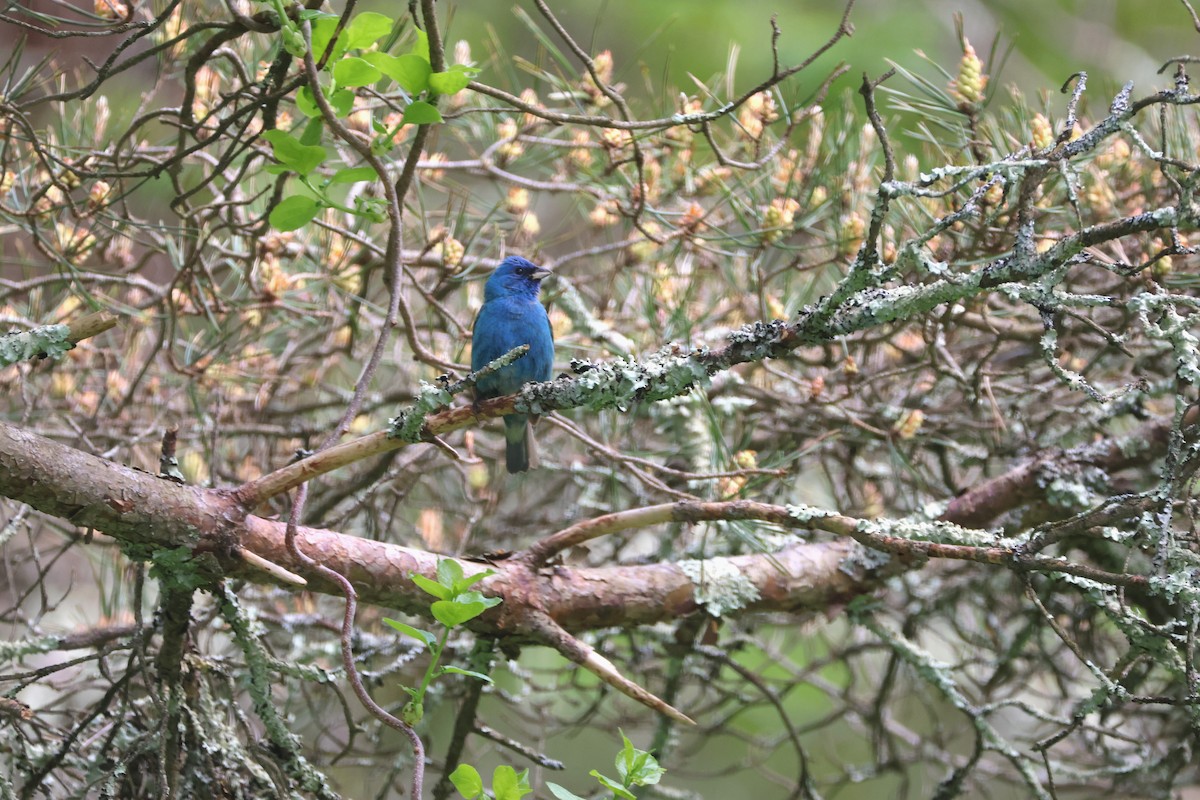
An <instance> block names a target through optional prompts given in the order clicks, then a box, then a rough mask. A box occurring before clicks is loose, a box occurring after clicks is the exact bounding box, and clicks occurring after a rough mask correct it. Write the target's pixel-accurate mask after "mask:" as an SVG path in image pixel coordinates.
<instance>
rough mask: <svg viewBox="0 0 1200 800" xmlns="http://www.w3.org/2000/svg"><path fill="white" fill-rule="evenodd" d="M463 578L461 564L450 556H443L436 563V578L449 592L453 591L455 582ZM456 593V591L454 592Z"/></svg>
mask: <svg viewBox="0 0 1200 800" xmlns="http://www.w3.org/2000/svg"><path fill="white" fill-rule="evenodd" d="M462 578H463V570H462V564H459V563H458V562H457V561H455V560H454V559H452V558H443V559H441V560H439V561H438V563H437V580H438V583H440V584H441V585H442V586H445V587H446V588H447V589H449V590H450V591H451V592H454V589H455V584H457V583H458V582H459V581H461V580H462ZM454 593H455V594H457V592H454Z"/></svg>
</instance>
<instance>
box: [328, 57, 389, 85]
mask: <svg viewBox="0 0 1200 800" xmlns="http://www.w3.org/2000/svg"><path fill="white" fill-rule="evenodd" d="M382 77H383V73H382V72H380V71H379V70H378V69H376V68H375V67H373V66H371V64H370V63H368V62H366V61H364V60H363V59H361V58H355V57H354V56H346V57H345V58H343V59H342V60H341V61H339V62H337V63H336V64H334V65H333V79H334V80H335V81H337V82H338V86H348V87H353V86H368V85H370V84H372V83H374V82H375V81H377V80H379V79H380V78H382Z"/></svg>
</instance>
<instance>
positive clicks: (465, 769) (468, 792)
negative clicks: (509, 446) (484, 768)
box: [450, 764, 483, 800]
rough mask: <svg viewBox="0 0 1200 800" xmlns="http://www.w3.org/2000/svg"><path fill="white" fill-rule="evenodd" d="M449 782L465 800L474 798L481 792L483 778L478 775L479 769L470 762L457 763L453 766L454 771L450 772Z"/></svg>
mask: <svg viewBox="0 0 1200 800" xmlns="http://www.w3.org/2000/svg"><path fill="white" fill-rule="evenodd" d="M450 782H451V783H453V784H454V788H455V789H458V793H459V794H461V795H462V796H463V797H465V798H467V800H474V799H475V798H476V797H479V795H481V794H483V778H482V777H480V775H479V770H477V769H475V768H474V767H472V766H471V765H470V764H459V765H458V766H457V767H455V768H454V772H451V773H450Z"/></svg>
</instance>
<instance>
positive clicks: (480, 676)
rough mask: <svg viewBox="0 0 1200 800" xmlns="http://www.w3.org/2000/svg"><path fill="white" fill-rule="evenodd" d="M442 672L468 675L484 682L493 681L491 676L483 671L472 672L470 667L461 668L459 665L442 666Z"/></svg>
mask: <svg viewBox="0 0 1200 800" xmlns="http://www.w3.org/2000/svg"><path fill="white" fill-rule="evenodd" d="M442 672H449V673H450V674H452V675H466V676H467V677H468V678H478V679H479V680H481V681H483V682H484V683H492V679H491V677H489V676H487V675H484V674H483V673H482V672H472V671H471V670H469V669H459V668H458V667H442Z"/></svg>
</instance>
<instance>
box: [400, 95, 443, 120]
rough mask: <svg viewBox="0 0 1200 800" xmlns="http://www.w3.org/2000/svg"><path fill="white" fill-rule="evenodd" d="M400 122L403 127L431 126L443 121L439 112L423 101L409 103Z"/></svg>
mask: <svg viewBox="0 0 1200 800" xmlns="http://www.w3.org/2000/svg"><path fill="white" fill-rule="evenodd" d="M401 121H402V122H403V123H404V124H405V125H431V124H433V123H435V122H442V121H443V120H442V115H441V112H439V111H438V110H437V109H436V108H434V107H433V106H431V105H430V104H429V103H426V102H425V101H424V100H417V101H416V102H414V103H409V104H408V108H406V109H404V119H403V120H401Z"/></svg>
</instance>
